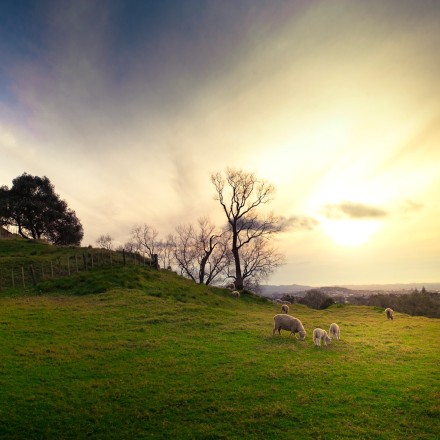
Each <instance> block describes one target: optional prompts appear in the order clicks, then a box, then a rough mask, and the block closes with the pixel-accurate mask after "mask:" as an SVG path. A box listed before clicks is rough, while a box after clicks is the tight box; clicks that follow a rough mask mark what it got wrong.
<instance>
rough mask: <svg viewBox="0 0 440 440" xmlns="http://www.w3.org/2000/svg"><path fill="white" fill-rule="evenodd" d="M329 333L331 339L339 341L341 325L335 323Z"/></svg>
mask: <svg viewBox="0 0 440 440" xmlns="http://www.w3.org/2000/svg"><path fill="white" fill-rule="evenodd" d="M328 333H329V335H330V338H332V339H337V340H339V325H338V324H336V323H335V322H334V323H333V324H331V325H330V328H329V331H328Z"/></svg>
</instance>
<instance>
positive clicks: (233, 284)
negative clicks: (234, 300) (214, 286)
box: [226, 281, 235, 290]
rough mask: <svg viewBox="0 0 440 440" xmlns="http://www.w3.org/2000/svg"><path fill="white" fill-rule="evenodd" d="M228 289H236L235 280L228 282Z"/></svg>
mask: <svg viewBox="0 0 440 440" xmlns="http://www.w3.org/2000/svg"><path fill="white" fill-rule="evenodd" d="M226 289H230V290H234V289H235V282H234V281H232V283H229V284H226Z"/></svg>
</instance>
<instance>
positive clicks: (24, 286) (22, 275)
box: [21, 266, 26, 289]
mask: <svg viewBox="0 0 440 440" xmlns="http://www.w3.org/2000/svg"><path fill="white" fill-rule="evenodd" d="M21 279H22V281H23V289H25V288H26V283H25V282H24V267H23V266H21Z"/></svg>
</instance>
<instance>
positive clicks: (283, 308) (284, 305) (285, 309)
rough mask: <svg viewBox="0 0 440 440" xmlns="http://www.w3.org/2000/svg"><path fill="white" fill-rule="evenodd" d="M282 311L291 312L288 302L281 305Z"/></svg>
mask: <svg viewBox="0 0 440 440" xmlns="http://www.w3.org/2000/svg"><path fill="white" fill-rule="evenodd" d="M281 312H282V313H289V306H288V305H287V304H283V305H282V306H281Z"/></svg>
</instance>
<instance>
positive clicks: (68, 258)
mask: <svg viewBox="0 0 440 440" xmlns="http://www.w3.org/2000/svg"><path fill="white" fill-rule="evenodd" d="M67 273H68V274H69V276H70V255H68V256H67Z"/></svg>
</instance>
